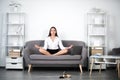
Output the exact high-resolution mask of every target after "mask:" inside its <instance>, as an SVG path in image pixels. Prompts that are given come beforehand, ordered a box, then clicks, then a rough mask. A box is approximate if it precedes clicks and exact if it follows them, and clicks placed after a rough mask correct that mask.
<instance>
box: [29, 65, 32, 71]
mask: <svg viewBox="0 0 120 80" xmlns="http://www.w3.org/2000/svg"><path fill="white" fill-rule="evenodd" d="M31 67H32V65H31V64H28V72H30V70H31Z"/></svg>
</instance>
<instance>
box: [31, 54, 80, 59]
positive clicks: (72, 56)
mask: <svg viewBox="0 0 120 80" xmlns="http://www.w3.org/2000/svg"><path fill="white" fill-rule="evenodd" d="M30 59H35V60H78V59H79V60H80V59H81V56H80V55H60V56H46V55H39V54H32V55H30Z"/></svg>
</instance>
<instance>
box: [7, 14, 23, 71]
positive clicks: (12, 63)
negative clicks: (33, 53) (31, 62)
mask: <svg viewBox="0 0 120 80" xmlns="http://www.w3.org/2000/svg"><path fill="white" fill-rule="evenodd" d="M6 25H7V28H6V45H5V46H6V69H22V68H23V67H22V66H23V57H22V55H20V56H18V57H14V58H13V57H10V51H14V50H19V51H20V50H21V49H22V47H23V45H24V40H25V13H21V12H8V13H6ZM16 54H17V53H16Z"/></svg>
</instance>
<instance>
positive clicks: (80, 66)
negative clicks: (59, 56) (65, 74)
mask: <svg viewBox="0 0 120 80" xmlns="http://www.w3.org/2000/svg"><path fill="white" fill-rule="evenodd" d="M79 68H80V72H81V73H83V71H82V65H81V64H79Z"/></svg>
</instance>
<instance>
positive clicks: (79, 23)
mask: <svg viewBox="0 0 120 80" xmlns="http://www.w3.org/2000/svg"><path fill="white" fill-rule="evenodd" d="M10 1H14V0H0V4H1V5H0V9H1V13H2V15H5V12H7V11H9V8H8V4H9V3H10ZM15 1H19V2H20V3H21V4H22V9H21V10H22V11H23V12H25V13H26V41H28V40H37V39H38V40H39V39H45V38H46V36H47V35H48V31H49V28H50V27H51V26H55V27H56V28H57V30H58V35H59V37H60V38H61V39H64V40H81V41H85V42H86V13H87V11H89V10H90V9H91V8H94V7H96V8H101V9H103V10H104V11H106V12H107V14H108V19H109V21H108V23H109V25H108V46H109V47H108V49H109V50H110V49H112V48H113V47H119V46H120V36H119V30H120V27H119V26H120V22H119V21H120V10H119V8H120V0H15ZM0 15H1V14H0ZM3 18H4V17H3ZM3 20H4V19H3ZM4 21H5V20H4ZM4 21H3V22H2V23H1V22H0V24H2V25H3V26H2V27H5V24H4V23H5V22H4ZM3 35H4V30H3ZM3 43H4V40H3ZM3 54H4V53H3Z"/></svg>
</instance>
